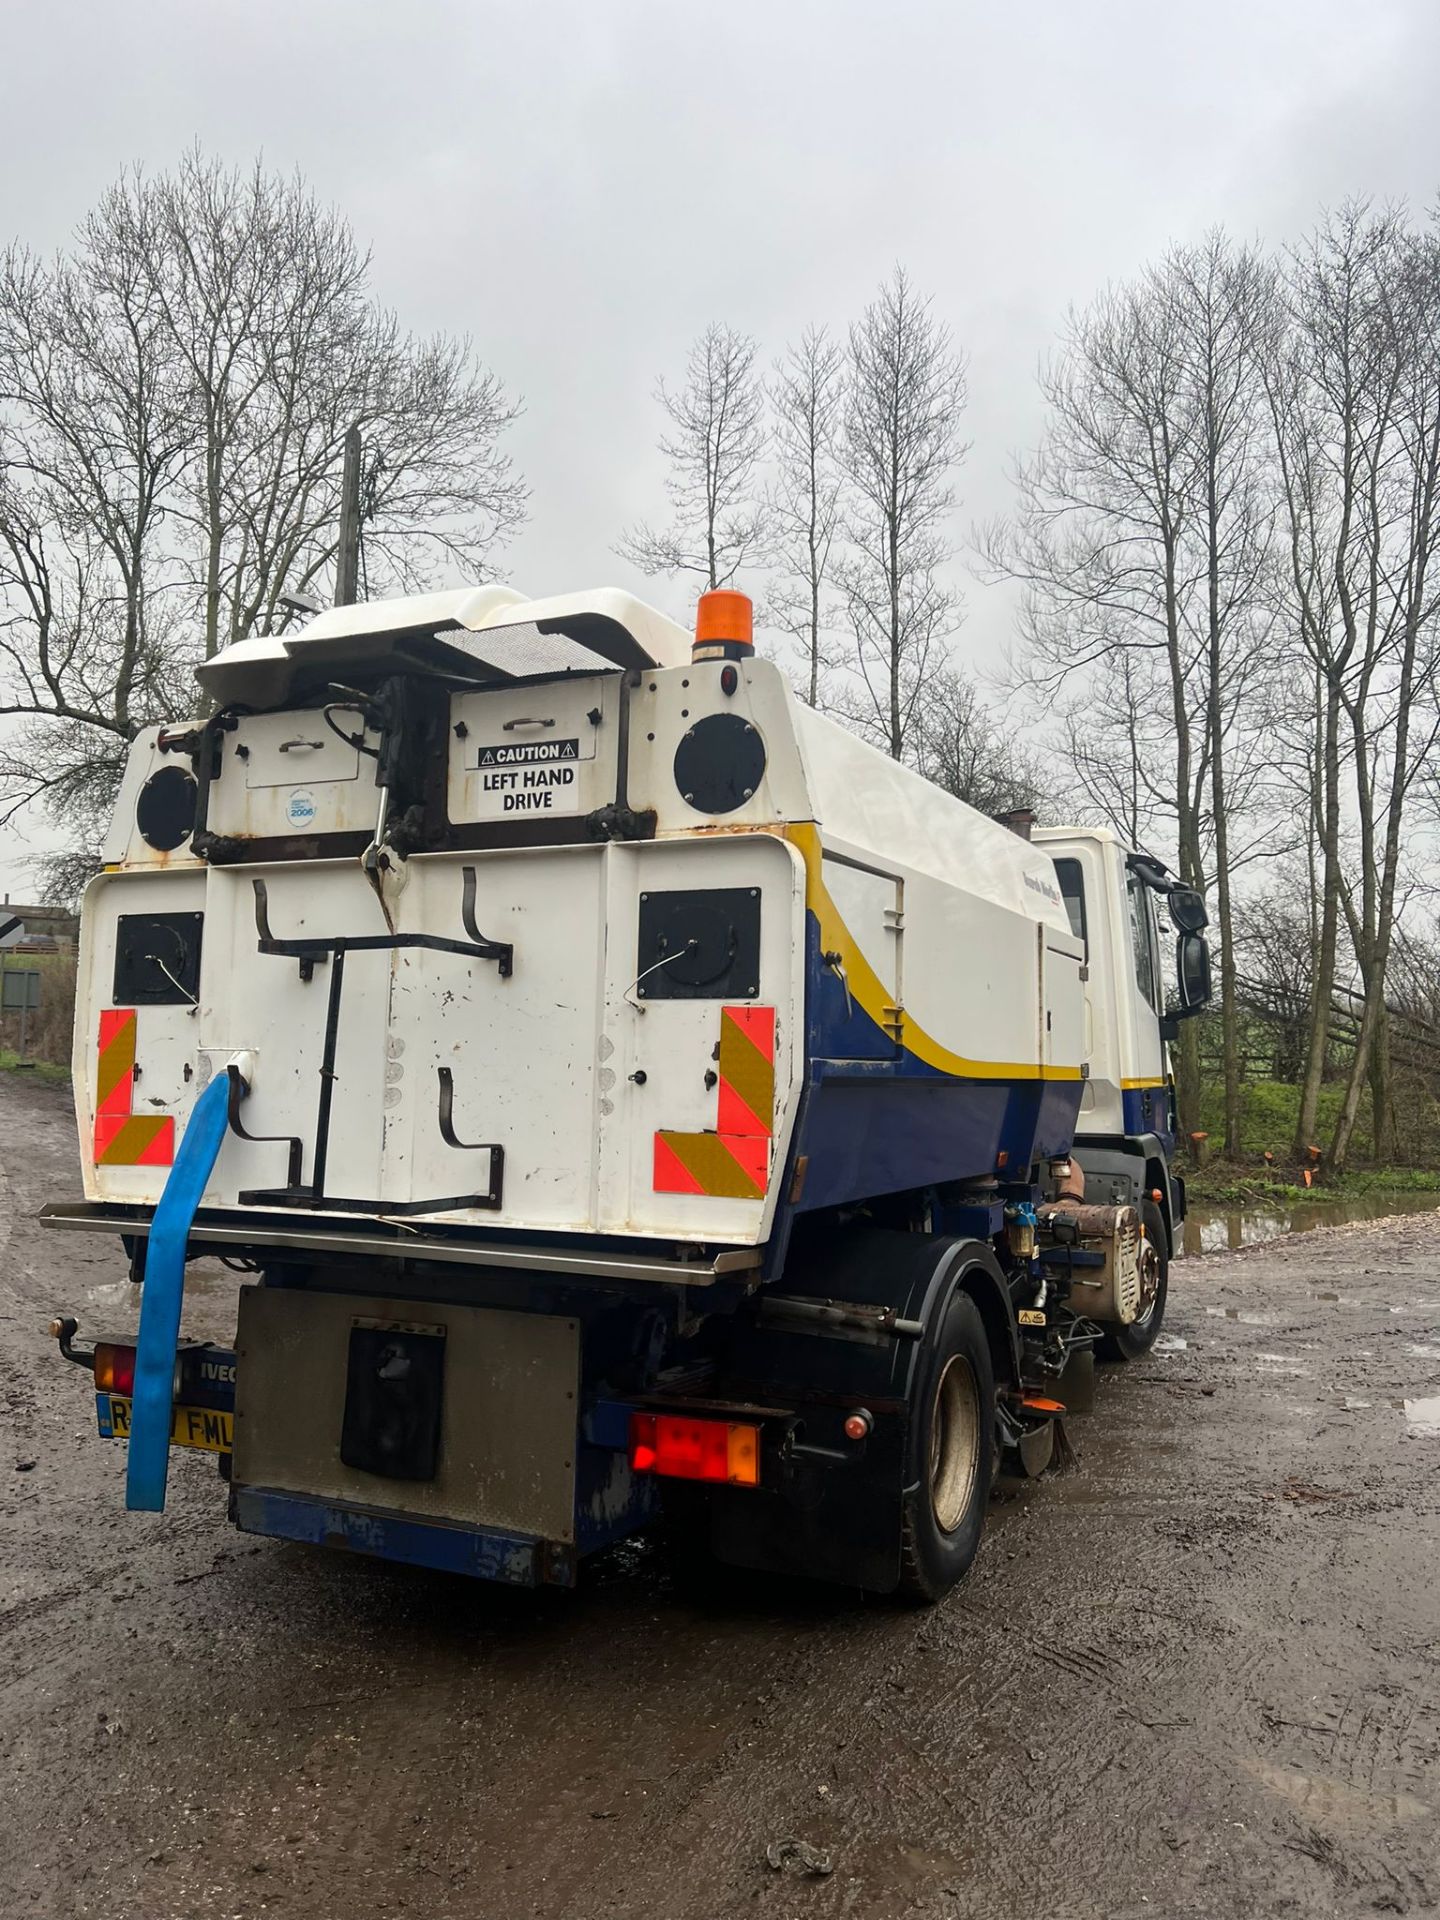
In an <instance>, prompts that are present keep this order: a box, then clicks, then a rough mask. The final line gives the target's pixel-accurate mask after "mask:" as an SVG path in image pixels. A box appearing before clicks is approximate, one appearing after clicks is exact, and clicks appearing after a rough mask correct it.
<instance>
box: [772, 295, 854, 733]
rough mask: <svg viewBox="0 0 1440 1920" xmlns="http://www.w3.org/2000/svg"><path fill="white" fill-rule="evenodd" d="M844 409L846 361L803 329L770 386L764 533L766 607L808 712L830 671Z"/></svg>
mask: <svg viewBox="0 0 1440 1920" xmlns="http://www.w3.org/2000/svg"><path fill="white" fill-rule="evenodd" d="M844 401H845V373H844V354H843V352H842V350H841V348H840V347H839V345H838V344H837V343H836V342H835V341H834V340H832V339H831V337H830V335H829V333H828V332H827V331H826V329H825V328H823V327H807V328H806V329H805V331H804V333H802V334H801V336H800V338H799V340H798V341H797V342H796V344H795V345H794V346H792V347H790V348H789V349H788V350H787V351H786V353H785V354H784V356H783V357H782V358H781V359H780V360H779V361H778V362H777V364H776V367H775V372H774V377H773V378H772V380H771V382H770V405H771V409H772V411H773V414H774V419H775V445H774V453H775V466H776V476H775V482H774V485H773V487H772V488H771V492H770V527H771V542H772V555H773V559H774V561H775V564H776V566H777V569H778V573H779V578H778V580H777V581H776V583H775V585H774V586H773V588H772V590H771V592H770V594H769V595H768V601H769V612H770V617H771V619H772V620H773V622H774V623H775V624H776V625H777V626H778V627H780V628H781V630H782V631H783V632H785V633H788V634H789V635H790V637H791V639H792V640H793V641H794V643H795V645H796V647H797V648H798V650H799V653H800V659H801V664H802V668H803V673H804V681H803V691H804V697H805V699H806V700H807V701H808V702H809V704H810V705H811V706H812V707H814V706H818V705H819V704H820V698H821V690H822V682H823V676H824V675H825V673H826V670H827V669H828V668H829V667H830V666H831V665H832V664H833V659H832V654H831V650H830V649H829V647H827V644H826V625H825V609H824V596H825V589H826V586H827V585H828V583H829V579H830V562H831V555H832V552H833V550H834V546H835V540H836V536H837V534H838V532H839V529H840V513H841V488H842V479H841V472H840V465H839V461H838V458H837V455H838V445H837V442H838V437H839V431H840V425H841V420H842V416H843V409H844Z"/></svg>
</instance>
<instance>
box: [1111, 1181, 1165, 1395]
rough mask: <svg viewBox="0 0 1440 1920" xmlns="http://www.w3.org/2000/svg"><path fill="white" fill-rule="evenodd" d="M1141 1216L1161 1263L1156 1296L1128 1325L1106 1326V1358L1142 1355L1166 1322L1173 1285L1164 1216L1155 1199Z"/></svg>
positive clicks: (1151, 1250) (1152, 1253) (1150, 1250)
mask: <svg viewBox="0 0 1440 1920" xmlns="http://www.w3.org/2000/svg"><path fill="white" fill-rule="evenodd" d="M1140 1217H1141V1219H1142V1220H1143V1221H1144V1223H1145V1245H1146V1248H1147V1249H1148V1253H1147V1257H1148V1258H1151V1259H1153V1260H1154V1261H1155V1262H1156V1264H1157V1266H1158V1267H1159V1275H1158V1277H1157V1279H1156V1283H1155V1298H1154V1299H1153V1300H1152V1301H1151V1302H1150V1305H1149V1307H1148V1309H1147V1310H1146V1311H1145V1312H1144V1313H1142V1314H1141V1315H1140V1317H1139V1319H1138V1320H1132V1321H1131V1322H1130V1324H1129V1326H1128V1327H1106V1328H1105V1330H1104V1334H1103V1337H1102V1339H1101V1342H1100V1352H1101V1355H1102V1357H1103V1358H1104V1359H1106V1360H1138V1359H1140V1358H1141V1356H1142V1355H1144V1354H1147V1353H1148V1352H1149V1351H1150V1349H1151V1348H1152V1347H1153V1346H1154V1344H1155V1336H1156V1334H1157V1333H1159V1331H1160V1329H1161V1327H1162V1326H1163V1325H1164V1323H1165V1296H1166V1294H1167V1293H1168V1291H1169V1287H1170V1256H1169V1254H1168V1253H1167V1252H1166V1251H1165V1219H1164V1216H1163V1215H1162V1213H1161V1212H1160V1209H1159V1207H1157V1206H1156V1204H1155V1202H1154V1201H1153V1200H1147V1201H1146V1202H1145V1205H1144V1206H1143V1207H1142V1208H1141V1210H1140Z"/></svg>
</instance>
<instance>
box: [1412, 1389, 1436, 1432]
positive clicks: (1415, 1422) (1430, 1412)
mask: <svg viewBox="0 0 1440 1920" xmlns="http://www.w3.org/2000/svg"><path fill="white" fill-rule="evenodd" d="M1404 1407H1405V1431H1406V1433H1408V1434H1409V1436H1410V1438H1411V1439H1412V1440H1436V1439H1440V1393H1436V1394H1432V1395H1431V1396H1430V1398H1429V1399H1428V1400H1407V1401H1405V1403H1404Z"/></svg>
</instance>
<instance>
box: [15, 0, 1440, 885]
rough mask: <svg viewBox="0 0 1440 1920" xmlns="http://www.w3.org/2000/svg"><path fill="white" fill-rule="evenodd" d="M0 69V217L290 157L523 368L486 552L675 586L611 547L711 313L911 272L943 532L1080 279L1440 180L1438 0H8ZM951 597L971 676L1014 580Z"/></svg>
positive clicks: (398, 264) (398, 298) (832, 316)
mask: <svg viewBox="0 0 1440 1920" xmlns="http://www.w3.org/2000/svg"><path fill="white" fill-rule="evenodd" d="M3 60H4V69H5V79H6V84H5V86H4V89H3V100H4V111H3V121H0V208H3V220H0V230H3V233H4V234H5V235H6V236H9V235H14V236H16V237H19V238H22V239H24V240H25V241H27V242H28V243H30V244H31V245H34V246H36V247H39V248H41V249H47V250H48V249H50V248H53V247H56V246H59V245H63V244H64V242H65V240H66V238H67V235H68V234H69V232H70V230H71V229H72V227H73V226H74V224H75V223H76V221H77V220H78V219H79V218H80V216H81V215H82V214H83V213H84V211H85V209H86V208H87V206H89V205H90V203H91V202H92V201H93V200H94V199H95V198H96V196H97V195H98V194H99V193H100V192H101V191H102V190H103V188H104V187H105V186H106V185H107V183H108V182H109V181H110V180H111V179H112V178H113V177H114V176H115V174H116V173H117V172H118V171H119V170H120V169H121V168H122V167H123V166H125V165H126V164H128V163H130V162H133V161H140V162H143V163H144V165H145V166H147V167H148V168H151V169H162V168H165V167H167V166H169V165H170V164H171V163H172V162H173V161H174V160H175V159H176V157H177V156H178V155H179V154H180V152H181V151H182V150H183V149H184V148H185V147H186V146H187V145H188V144H189V143H190V142H192V141H193V140H196V139H197V138H198V139H199V140H200V141H201V142H202V143H203V144H204V146H205V147H206V148H208V149H209V150H211V151H213V152H215V153H218V154H220V155H221V156H223V157H224V158H226V159H228V160H232V161H235V162H245V161H248V160H251V159H252V158H253V157H254V155H255V154H256V152H257V151H263V153H264V155H265V157H266V159H267V160H268V161H269V162H271V163H272V164H273V165H275V166H277V167H280V168H284V169H287V170H288V169H289V168H291V167H295V166H298V167H299V168H300V169H301V170H302V172H303V173H304V174H305V175H306V176H307V177H308V179H309V180H310V181H311V183H312V184H313V185H314V187H315V188H316V189H317V191H318V192H319V193H320V194H321V195H323V196H324V197H325V198H327V199H329V200H332V201H333V202H334V203H335V204H336V205H337V206H338V207H339V208H341V209H342V210H343V211H344V213H345V214H346V215H347V216H348V217H349V219H350V220H351V222H352V223H353V225H354V227H355V230H356V232H357V233H358V234H359V236H360V237H361V238H362V240H364V241H367V242H368V243H369V244H370V245H371V246H372V247H373V249H374V278H375V286H376V290H377V292H378V293H379V295H380V296H381V298H382V299H384V300H385V301H386V302H388V303H390V304H392V305H393V306H395V307H396V308H397V309H398V310H399V312H400V313H401V315H402V317H403V318H404V319H405V320H406V321H407V322H408V323H409V324H411V325H413V326H415V327H416V328H420V329H426V328H444V329H447V330H451V331H456V332H461V331H463V332H468V333H470V334H471V335H473V337H474V339H475V341H476V343H477V345H478V346H479V348H480V351H481V353H482V354H483V356H484V358H485V359H486V360H487V361H488V362H489V363H490V364H491V365H492V366H493V367H494V368H495V369H496V371H497V372H499V373H500V374H501V376H502V377H503V378H504V380H505V381H506V383H507V384H508V386H509V387H510V389H511V390H512V391H513V392H515V393H517V394H519V395H521V396H523V399H524V404H525V414H524V417H523V419H522V420H521V422H520V423H519V425H518V426H517V428H516V429H515V430H514V432H513V434H512V436H511V442H510V445H511V451H512V453H513V454H514V456H515V459H516V461H517V464H518V465H519V467H520V469H521V470H522V471H523V473H524V475H525V477H526V478H527V480H528V481H529V483H530V486H531V489H532V500H531V517H530V523H529V525H528V527H527V529H526V530H525V532H524V534H523V535H522V536H521V537H520V538H519V539H517V540H516V541H515V542H514V544H513V545H512V547H511V548H510V549H509V551H508V553H507V555H506V558H505V563H504V566H503V568H502V571H503V572H504V573H505V574H506V575H508V577H509V578H510V579H511V580H513V582H514V583H515V584H516V585H517V586H520V587H523V588H525V589H527V590H528V591H530V592H532V593H535V594H541V593H550V592H559V591H563V590H566V589H570V588H577V587H584V586H586V585H595V584H601V583H614V584H622V585H629V586H633V587H635V588H637V589H638V590H640V591H642V592H647V593H648V594H649V596H650V597H651V598H654V599H657V600H659V601H660V602H661V603H662V604H669V605H670V606H671V607H672V609H674V610H676V611H679V610H680V607H679V599H680V596H678V595H676V594H675V593H674V592H668V591H667V590H666V589H664V588H663V587H655V586H651V587H647V586H646V583H644V582H643V581H641V580H640V579H639V578H638V577H637V576H634V575H633V574H631V573H630V571H629V570H628V569H627V568H626V567H625V565H624V564H623V563H622V562H621V561H620V560H618V559H617V558H616V557H615V556H614V554H613V551H612V548H613V545H614V542H615V540H616V538H617V535H618V533H619V531H620V529H621V528H622V527H623V526H624V525H625V524H626V523H627V522H628V521H631V520H633V519H635V518H637V517H640V516H643V515H645V514H654V513H656V512H657V511H658V509H659V505H660V501H659V488H660V480H661V471H660V467H659V464H658V460H657V457H656V455H655V453H654V441H655V436H656V430H657V418H656V410H655V407H654V404H653V401H652V398H651V396H652V393H653V389H654V384H655V378H656V375H657V374H659V373H661V372H671V373H674V372H675V371H677V370H678V369H679V368H680V366H681V365H682V364H683V361H684V357H685V351H686V347H687V344H688V342H689V341H690V339H691V338H692V336H693V335H694V334H695V333H696V332H697V331H698V330H699V329H700V328H701V327H703V326H704V325H705V324H706V322H708V321H710V320H725V321H728V322H729V323H730V324H732V325H734V326H736V327H739V328H742V329H745V330H747V331H749V332H752V333H754V334H755V335H757V336H758V337H759V338H760V340H761V341H762V342H763V343H764V346H765V348H766V350H767V354H768V353H770V352H773V351H775V350H778V348H779V347H780V346H782V345H783V344H784V342H785V341H786V339H787V338H789V337H791V336H793V335H794V334H795V333H796V332H797V331H798V330H799V328H800V327H801V326H803V325H804V324H805V323H806V322H807V321H811V320H826V321H830V322H831V323H832V324H834V325H836V326H839V327H843V326H844V325H845V324H846V323H847V322H848V320H849V319H850V318H851V317H852V316H853V315H854V314H855V313H856V312H857V311H858V310H859V309H860V308H861V307H862V306H863V305H864V303H865V301H866V299H867V298H868V297H869V295H870V294H871V292H872V291H873V289H874V287H875V285H876V283H877V282H878V281H879V280H880V279H881V278H882V277H883V276H884V275H885V274H886V273H887V272H888V271H889V269H890V268H891V266H892V265H893V264H894V263H895V262H896V261H897V260H898V261H902V262H904V264H905V265H906V266H907V267H908V268H909V269H910V271H911V273H912V275H913V276H914V279H915V281H916V283H917V285H918V287H919V288H920V289H921V290H922V291H923V292H925V293H928V294H930V295H932V296H933V298H934V301H935V306H936V309H937V311H938V312H939V313H940V314H941V315H942V316H943V318H944V319H945V320H946V322H947V323H948V324H949V326H950V327H951V329H952V330H953V332H954V335H955V338H956V340H957V342H958V343H959V344H960V345H961V346H963V348H964V349H965V352H966V353H967V355H968V357H969V361H970V385H971V402H970V410H969V419H968V422H967V429H966V430H967V435H968V437H969V439H970V440H971V441H972V442H973V449H972V452H971V454H970V457H969V461H968V463H967V465H966V467H965V469H964V471H963V473H962V474H961V476H960V477H959V482H958V491H959V495H960V505H959V506H958V507H957V512H956V517H955V527H954V534H955V538H956V541H957V544H958V543H959V542H961V541H962V540H963V538H964V535H965V532H966V530H967V529H968V527H969V524H970V522H971V521H972V520H973V519H975V518H977V517H984V516H986V515H988V514H991V513H993V512H997V511H1001V510H1003V509H1004V507H1005V505H1006V501H1007V488H1006V479H1005V475H1006V467H1007V461H1008V459H1009V456H1010V454H1011V453H1012V451H1013V450H1014V449H1015V448H1016V447H1017V446H1022V445H1024V444H1026V443H1027V442H1028V441H1030V440H1031V439H1032V438H1033V436H1034V434H1035V432H1036V428H1037V424H1038V421H1037V414H1036V407H1035V399H1034V374H1035V367H1036V363H1037V361H1038V359H1039V357H1040V355H1041V354H1042V352H1043V351H1044V349H1045V347H1046V345H1047V342H1048V341H1049V340H1050V339H1051V337H1052V336H1053V333H1054V330H1055V328H1056V326H1057V324H1058V323H1059V321H1060V320H1061V319H1062V317H1063V314H1064V311H1065V308H1066V306H1067V305H1068V304H1070V303H1071V302H1084V301H1085V300H1086V299H1087V298H1088V297H1089V296H1090V295H1091V294H1092V293H1093V292H1094V291H1095V290H1096V289H1097V288H1098V287H1099V286H1101V285H1102V284H1103V283H1104V282H1105V281H1106V280H1108V279H1114V278H1120V277H1123V276H1125V275H1127V274H1129V273H1131V272H1132V271H1134V270H1135V269H1136V268H1137V267H1139V266H1140V265H1142V264H1143V263H1144V262H1145V261H1146V260H1147V259H1148V258H1149V257H1151V256H1153V255H1154V254H1155V253H1156V252H1157V251H1159V250H1160V249H1162V248H1163V247H1164V246H1165V245H1166V244H1167V243H1168V242H1170V241H1172V240H1186V239H1193V238H1195V237H1196V236H1198V235H1199V234H1201V233H1202V232H1203V231H1204V230H1205V229H1206V228H1207V227H1208V226H1210V225H1212V224H1214V223H1216V222H1220V223H1223V224H1225V225H1226V226H1228V227H1230V228H1231V229H1232V230H1234V231H1236V232H1237V233H1240V234H1242V235H1245V236H1251V235H1258V236H1260V237H1262V238H1265V239H1267V240H1272V241H1277V242H1278V241H1282V240H1283V239H1284V238H1285V237H1286V236H1288V235H1291V234H1293V233H1295V232H1297V231H1299V230H1300V229H1301V228H1303V226H1304V225H1305V224H1306V223H1307V222H1308V221H1309V220H1310V219H1311V218H1312V217H1313V216H1314V214H1315V213H1316V211H1317V210H1318V209H1319V208H1320V207H1321V206H1323V205H1324V204H1326V203H1327V202H1334V201H1336V200H1338V199H1340V198H1342V197H1344V196H1345V195H1347V194H1353V193H1367V194H1372V195H1375V196H1378V197H1382V198H1384V197H1401V196H1404V197H1407V198H1409V199H1410V200H1411V201H1412V203H1414V204H1415V205H1416V206H1417V208H1424V207H1428V206H1430V205H1431V204H1432V203H1433V202H1434V200H1435V199H1436V195H1437V189H1440V5H1437V4H1436V0H1369V3H1368V4H1365V5H1357V4H1355V0H1343V3H1342V0H1304V3H1303V4H1301V3H1300V0H1206V4H1205V5H1203V6H1202V5H1199V4H1191V5H1188V6H1184V7H1172V6H1164V5H1157V4H1155V0H1146V3H1145V4H1120V3H1118V0H1030V3H1029V4H1028V5H1011V6H1001V5H996V4H994V3H993V0H992V3H991V4H986V5H977V4H974V3H973V0H949V3H948V4H933V5H931V4H923V5H922V4H914V3H912V4H902V3H898V0H890V4H888V5H881V4H876V3H875V0H872V3H871V4H869V5H860V4H855V0H829V4H826V5H823V6H822V5H815V4H810V3H809V0H769V3H768V4H764V5H760V4H750V3H749V0H727V4H725V5H723V6H715V5H703V6H702V5H695V4H687V0H668V4H662V3H660V0H656V3H654V4H638V3H634V0H631V3H627V4H621V3H619V0H590V4H587V5H579V4H572V0H564V3H563V4H559V3H556V0H552V3H551V4H541V3H540V0H531V3H530V4H528V5H526V4H520V3H519V0H514V3H512V4H510V5H507V6H497V5H493V4H488V3H487V0H441V3H433V0H432V3H431V4H420V3H417V0H408V4H402V5H397V4H395V0H388V3H387V4H380V0H345V4H343V5H342V4H330V3H329V0H326V3H325V4H307V0H286V4H284V5H280V4H274V3H273V0H244V4H243V5H241V4H233V3H232V0H201V3H200V4H197V0H183V4H165V3H160V0H127V4H125V5H123V6H122V5H112V4H101V3H100V0H94V4H92V5H72V4H64V0H60V3H58V4H57V3H56V0H46V3H45V4H41V5H30V6H20V5H18V4H14V0H12V4H11V5H9V6H8V7H6V8H5V10H4V54H3ZM969 601H970V611H971V618H970V621H969V623H968V626H967V629H966V630H965V632H964V633H963V634H962V636H961V641H960V648H959V650H960V652H961V655H962V657H963V658H965V659H967V660H968V661H969V662H971V663H972V664H973V665H975V666H977V667H979V668H982V669H983V667H984V665H985V663H986V660H987V659H988V658H989V657H990V656H991V655H993V652H994V650H995V649H996V648H997V647H999V646H1001V645H1003V640H1004V631H1005V620H1004V617H1003V603H1000V602H998V601H996V600H994V599H993V598H990V597H988V596H987V590H986V589H984V588H982V587H979V586H975V585H972V586H971V587H970V589H969ZM21 851H22V849H20V848H12V849H10V850H9V852H10V855H11V856H12V857H10V858H3V857H0V886H3V887H6V888H11V889H13V890H14V891H15V892H16V894H17V896H18V894H19V893H20V892H22V891H23V890H24V888H25V884H26V883H25V881H24V878H23V873H22V870H21V869H20V868H18V867H17V865H16V859H15V857H14V856H18V855H19V854H20V853H21Z"/></svg>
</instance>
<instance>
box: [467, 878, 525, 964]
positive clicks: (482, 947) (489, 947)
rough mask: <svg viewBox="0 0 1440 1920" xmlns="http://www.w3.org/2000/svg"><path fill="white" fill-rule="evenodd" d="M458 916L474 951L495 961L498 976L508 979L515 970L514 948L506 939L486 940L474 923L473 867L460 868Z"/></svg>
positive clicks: (483, 957)
mask: <svg viewBox="0 0 1440 1920" xmlns="http://www.w3.org/2000/svg"><path fill="white" fill-rule="evenodd" d="M461 880H462V883H463V884H462V887H461V892H460V918H461V920H463V921H464V923H465V931H466V932H467V933H468V934H469V936H470V938H471V939H472V940H473V941H474V942H475V951H476V952H477V953H478V954H479V955H480V956H481V957H482V959H485V960H493V961H495V962H496V965H497V968H498V971H499V974H500V978H501V979H502V980H508V979H509V978H510V975H511V974H512V973H513V972H514V971H515V949H514V947H512V946H511V945H510V944H509V942H508V941H499V940H487V939H486V938H485V936H484V934H483V933H481V931H480V929H479V927H478V926H477V925H476V924H475V869H474V868H473V867H464V868H462V869H461Z"/></svg>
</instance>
